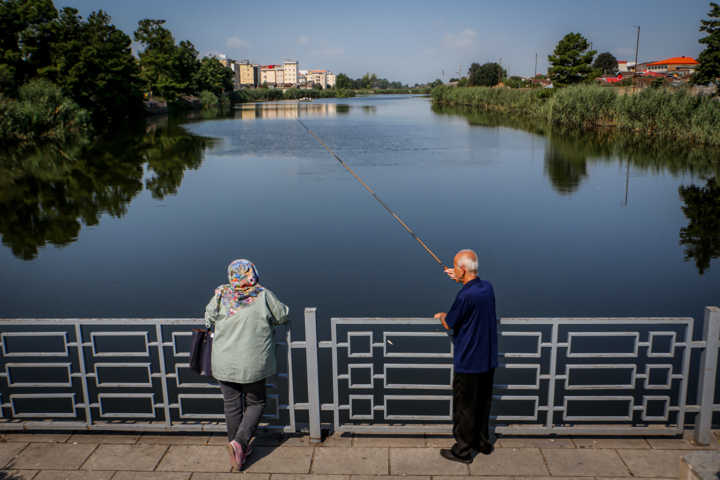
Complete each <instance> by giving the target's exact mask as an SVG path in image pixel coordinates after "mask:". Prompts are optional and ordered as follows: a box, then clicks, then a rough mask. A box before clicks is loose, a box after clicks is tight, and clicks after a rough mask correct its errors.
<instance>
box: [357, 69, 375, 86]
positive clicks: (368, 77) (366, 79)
mask: <svg viewBox="0 0 720 480" xmlns="http://www.w3.org/2000/svg"><path fill="white" fill-rule="evenodd" d="M361 80H362V86H363V88H367V89H370V88H372V84H373V82H374V81H375V80H377V75H375V74H374V73H370V72H368V73H366V74H365V75H363V77H362V79H361Z"/></svg>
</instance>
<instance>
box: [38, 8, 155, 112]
mask: <svg viewBox="0 0 720 480" xmlns="http://www.w3.org/2000/svg"><path fill="white" fill-rule="evenodd" d="M110 21H111V18H110V16H109V15H107V14H106V13H104V12H103V11H102V10H100V11H99V12H93V13H91V14H90V16H89V17H88V19H87V21H85V22H83V21H82V17H80V16H79V15H78V11H77V10H76V9H74V8H70V7H65V8H64V9H63V10H62V12H60V16H59V17H58V19H57V20H56V21H55V22H54V24H53V26H52V35H53V43H52V45H51V48H50V60H51V62H50V65H49V66H48V67H46V68H44V69H41V70H40V71H39V73H40V74H41V75H42V76H44V77H46V78H49V79H51V80H52V81H54V82H55V83H57V84H58V85H59V86H60V87H61V88H62V89H63V91H64V92H65V93H66V94H67V95H69V96H70V97H71V98H72V99H73V100H74V101H75V102H76V103H77V104H78V105H80V106H81V107H82V108H84V109H86V110H88V111H89V112H91V114H92V118H93V123H95V124H96V125H97V124H106V123H108V122H110V121H111V120H113V119H120V118H125V117H127V116H133V115H139V114H141V112H142V88H141V87H142V81H141V79H140V77H139V74H140V68H139V66H138V64H137V61H136V60H135V57H134V56H133V54H132V51H131V49H130V45H131V43H132V42H131V41H130V37H128V36H127V35H126V34H125V33H123V32H122V31H121V30H118V29H117V28H115V26H113V25H111V24H110Z"/></svg>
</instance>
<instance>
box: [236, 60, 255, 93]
mask: <svg viewBox="0 0 720 480" xmlns="http://www.w3.org/2000/svg"><path fill="white" fill-rule="evenodd" d="M236 65H237V69H236V72H235V78H236V79H238V80H237V81H236V82H237V83H238V86H239V87H249V86H251V85H252V86H257V85H258V81H259V80H260V66H259V65H257V64H254V63H250V61H249V60H243V61H242V62H238V63H237V64H236Z"/></svg>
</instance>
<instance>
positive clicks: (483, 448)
mask: <svg viewBox="0 0 720 480" xmlns="http://www.w3.org/2000/svg"><path fill="white" fill-rule="evenodd" d="M475 450H477V451H478V452H480V453H482V454H483V455H490V454H491V453H492V452H493V450H495V447H493V445H492V443H488V444H487V445H483V446H480V447H476V448H475Z"/></svg>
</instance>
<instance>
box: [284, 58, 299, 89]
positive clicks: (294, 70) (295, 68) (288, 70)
mask: <svg viewBox="0 0 720 480" xmlns="http://www.w3.org/2000/svg"><path fill="white" fill-rule="evenodd" d="M299 69H300V63H299V62H298V61H297V60H289V59H285V62H284V63H283V70H284V72H283V76H284V78H285V81H284V82H283V83H298V76H299Z"/></svg>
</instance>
